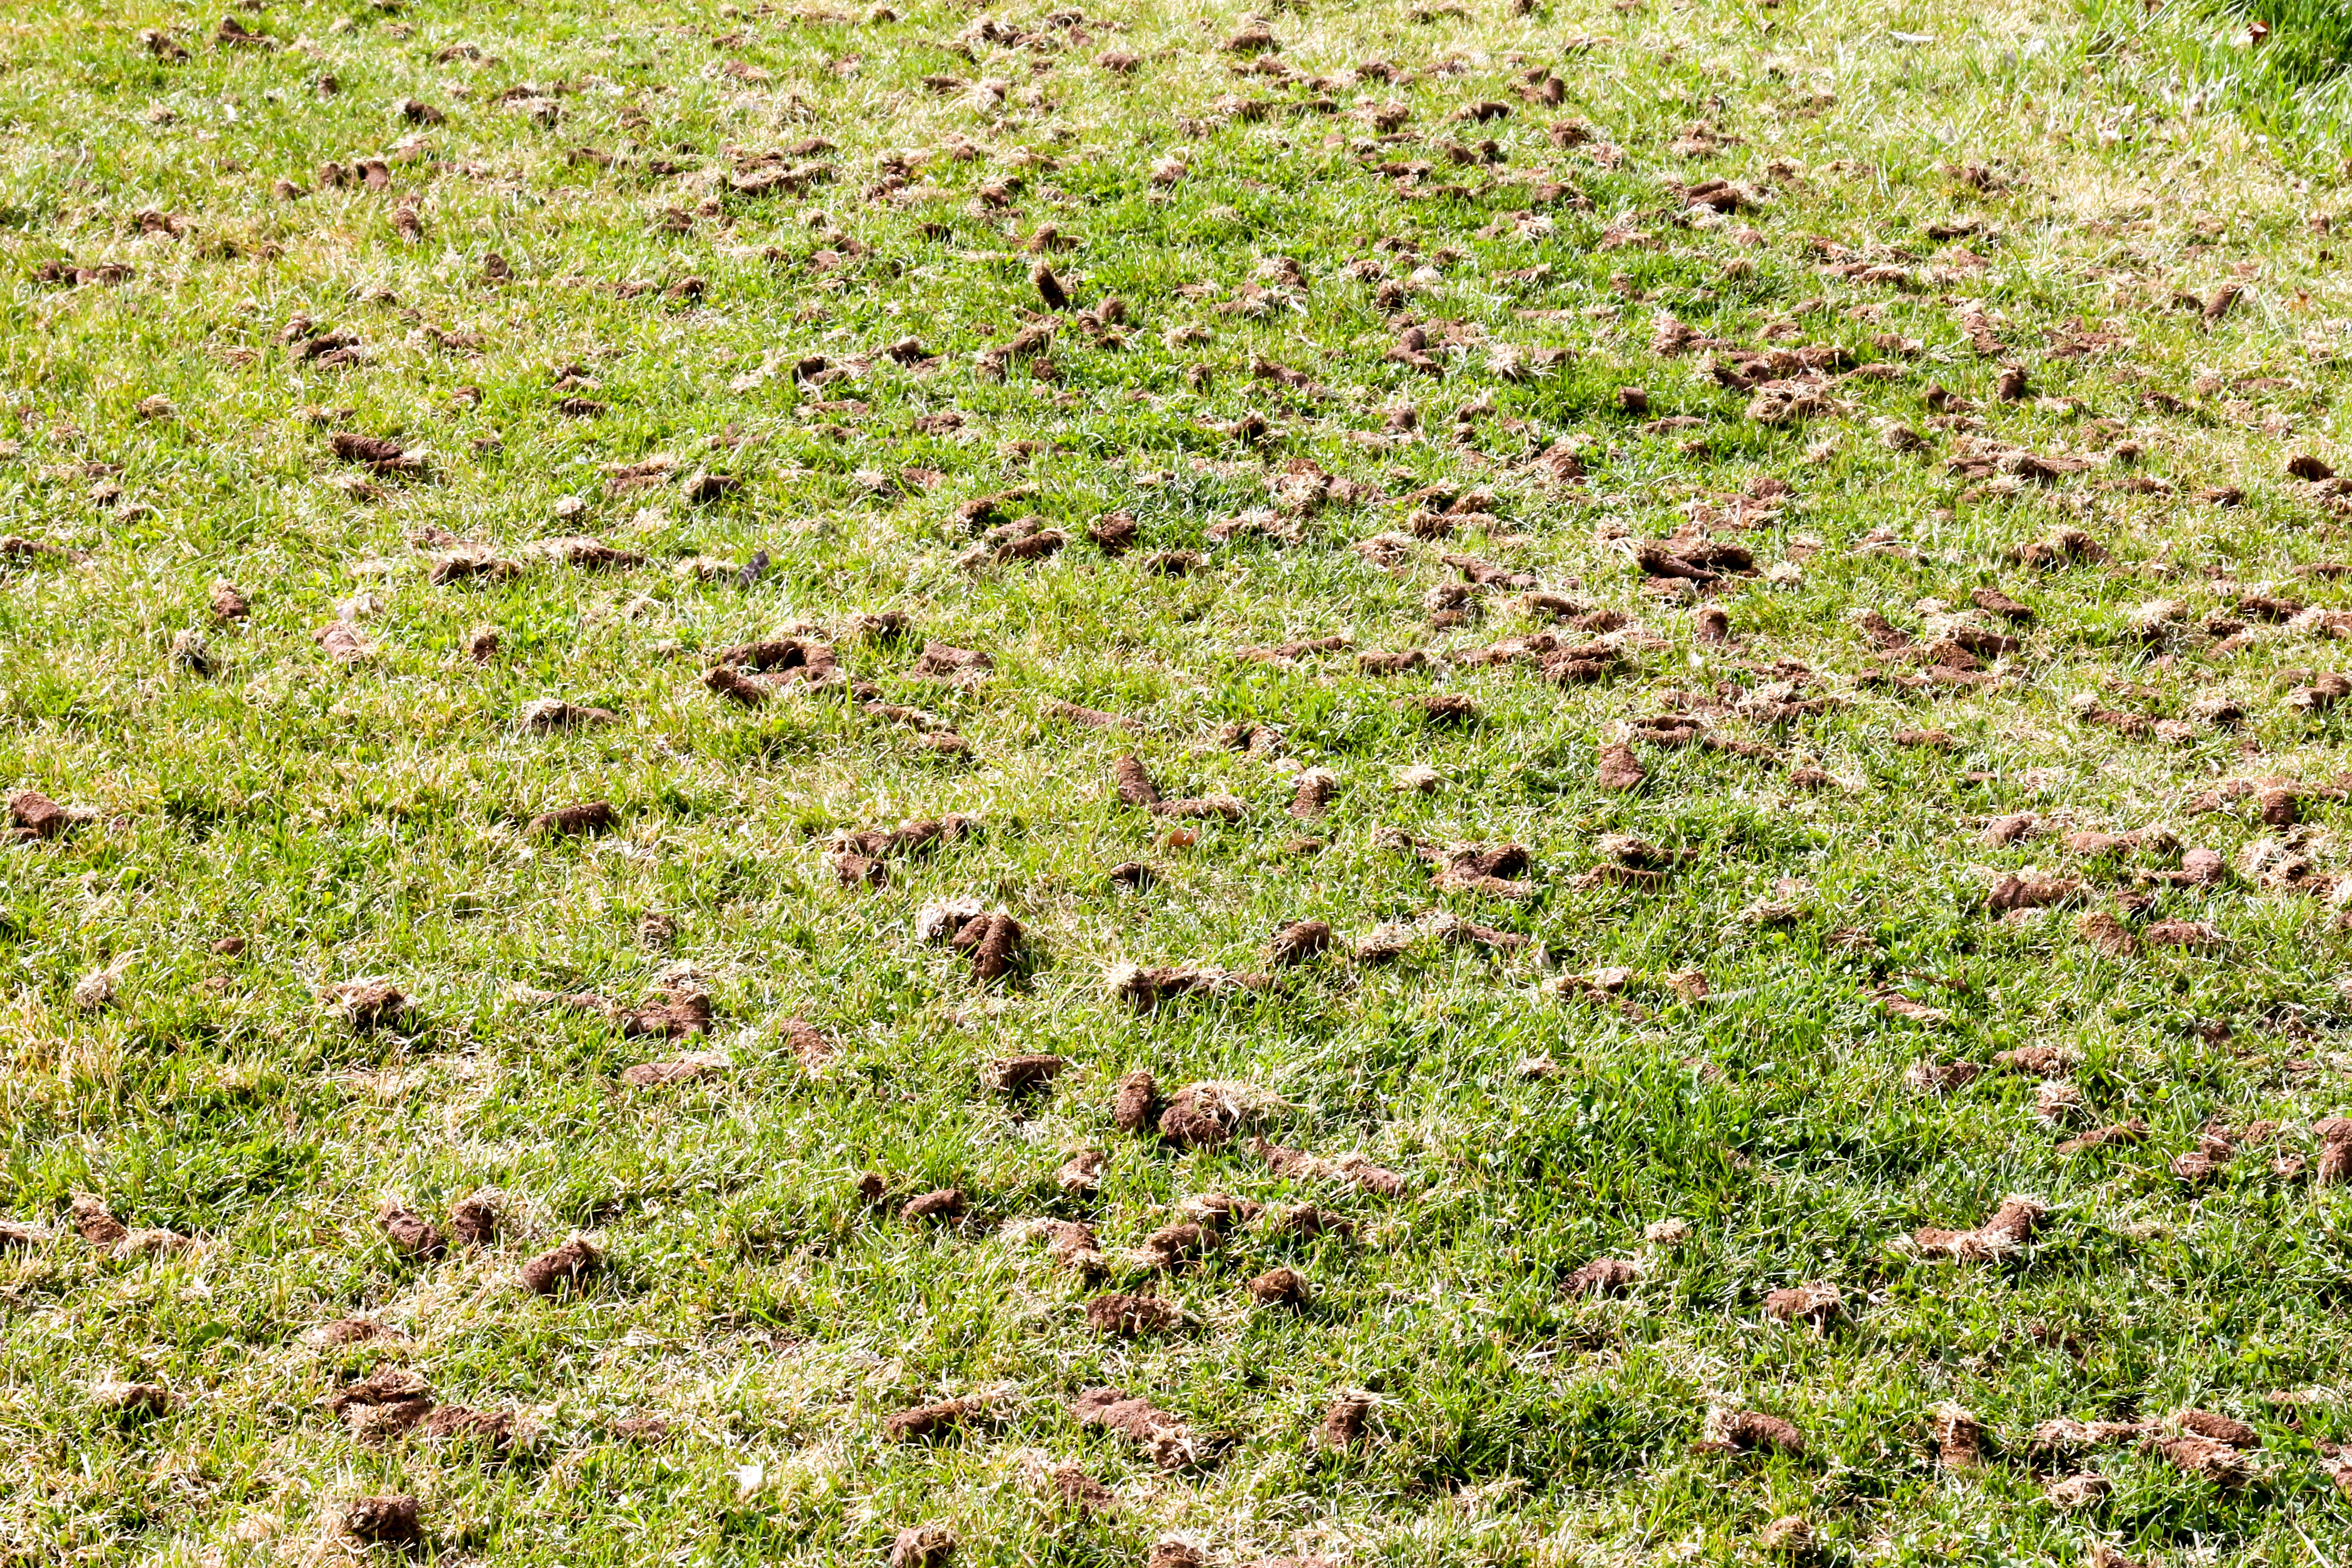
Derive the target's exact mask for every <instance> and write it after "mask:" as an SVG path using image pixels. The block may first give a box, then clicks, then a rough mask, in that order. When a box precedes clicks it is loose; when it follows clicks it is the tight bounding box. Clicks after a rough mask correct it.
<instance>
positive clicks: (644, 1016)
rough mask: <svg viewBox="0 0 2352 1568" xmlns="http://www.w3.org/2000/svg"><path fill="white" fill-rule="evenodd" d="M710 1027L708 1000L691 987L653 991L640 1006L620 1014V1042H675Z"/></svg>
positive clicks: (706, 995) (703, 1032)
mask: <svg viewBox="0 0 2352 1568" xmlns="http://www.w3.org/2000/svg"><path fill="white" fill-rule="evenodd" d="M709 1028H710V997H709V994H708V993H706V992H704V991H701V990H699V989H697V988H695V987H692V986H683V985H681V986H673V987H671V988H670V989H668V990H667V991H660V992H656V994H655V995H654V997H653V998H652V999H651V1000H649V1001H647V1002H646V1003H644V1004H643V1005H639V1006H637V1007H635V1008H633V1009H631V1010H630V1011H628V1012H626V1013H624V1014H622V1015H621V1037H622V1038H624V1039H630V1040H640V1039H656V1040H677V1039H683V1038H685V1037H687V1036H688V1035H700V1034H705V1033H708V1032H709Z"/></svg>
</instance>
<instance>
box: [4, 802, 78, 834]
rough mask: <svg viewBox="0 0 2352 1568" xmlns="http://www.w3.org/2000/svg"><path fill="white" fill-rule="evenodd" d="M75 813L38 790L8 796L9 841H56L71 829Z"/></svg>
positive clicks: (75, 818)
mask: <svg viewBox="0 0 2352 1568" xmlns="http://www.w3.org/2000/svg"><path fill="white" fill-rule="evenodd" d="M76 820H77V817H76V815H75V813H73V812H71V811H68V810H67V809H66V808H65V807H64V806H61V805H58V803H57V802H56V801H54V800H51V799H50V798H49V797H48V796H47V795H43V794H42V793H41V792H40V791H39V790H37V789H18V790H10V791H9V792H8V821H9V824H10V827H11V831H10V833H9V835H8V836H9V837H10V838H12V839H14V840H16V842H18V843H20V844H22V843H29V842H31V841H33V840H35V839H40V838H55V837H58V835H59V834H62V833H63V832H65V830H66V829H67V828H68V827H70V826H73V824H74V823H75V821H76Z"/></svg>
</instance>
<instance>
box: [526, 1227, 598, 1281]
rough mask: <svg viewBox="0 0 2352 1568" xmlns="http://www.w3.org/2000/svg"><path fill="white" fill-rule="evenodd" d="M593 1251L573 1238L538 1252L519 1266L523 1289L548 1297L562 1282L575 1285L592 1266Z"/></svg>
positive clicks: (584, 1276)
mask: <svg viewBox="0 0 2352 1568" xmlns="http://www.w3.org/2000/svg"><path fill="white" fill-rule="evenodd" d="M597 1256H598V1255H597V1252H596V1249H595V1248H594V1247H591V1246H590V1245H589V1244H588V1243H587V1242H585V1241H583V1240H582V1239H581V1238H580V1237H576V1236H575V1237H572V1238H571V1239H570V1240H569V1241H566V1242H565V1243H563V1245H562V1246H561V1247H556V1248H555V1249H554V1250H553V1251H551V1252H542V1253H541V1254H540V1255H539V1256H538V1257H537V1258H532V1259H530V1261H529V1262H528V1263H525V1264H524V1265H523V1266H522V1270H521V1279H522V1283H523V1288H524V1289H528V1290H530V1291H531V1292H533V1293H534V1294H537V1295H541V1296H552V1295H554V1294H555V1293H556V1292H557V1291H559V1290H561V1289H563V1287H565V1286H566V1285H577V1284H579V1283H580V1282H581V1281H582V1280H583V1279H586V1278H587V1276H588V1273H589V1271H590V1270H591V1269H593V1268H595V1266H596V1262H597Z"/></svg>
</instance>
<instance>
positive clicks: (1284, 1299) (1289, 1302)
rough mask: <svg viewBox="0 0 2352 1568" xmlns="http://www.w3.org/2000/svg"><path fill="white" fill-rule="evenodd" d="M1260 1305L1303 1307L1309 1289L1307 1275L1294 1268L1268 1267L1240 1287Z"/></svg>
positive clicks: (1305, 1303)
mask: <svg viewBox="0 0 2352 1568" xmlns="http://www.w3.org/2000/svg"><path fill="white" fill-rule="evenodd" d="M1242 1289H1244V1290H1246V1291H1247V1292H1248V1293H1249V1299H1250V1300H1253V1301H1255V1302H1256V1303H1257V1304H1258V1305H1259V1306H1261V1307H1304V1306H1305V1305H1307V1300H1308V1297H1309V1291H1308V1287H1307V1276H1305V1275H1304V1274H1301V1273H1300V1272H1298V1270H1297V1269H1296V1268H1269V1269H1267V1270H1266V1271H1265V1273H1263V1274H1260V1275H1258V1276H1257V1277H1256V1278H1255V1279H1252V1280H1250V1281H1249V1283H1248V1284H1246V1285H1244V1286H1243V1287H1242Z"/></svg>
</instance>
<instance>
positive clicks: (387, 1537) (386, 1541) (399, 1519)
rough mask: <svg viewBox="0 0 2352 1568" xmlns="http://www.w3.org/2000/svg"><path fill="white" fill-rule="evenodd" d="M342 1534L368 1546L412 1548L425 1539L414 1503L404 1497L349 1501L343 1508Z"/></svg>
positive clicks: (422, 1526) (411, 1498)
mask: <svg viewBox="0 0 2352 1568" xmlns="http://www.w3.org/2000/svg"><path fill="white" fill-rule="evenodd" d="M342 1522H343V1533H344V1534H346V1535H348V1536H350V1537H351V1538H352V1540H354V1541H364V1542H367V1543H368V1544H370V1545H371V1546H414V1545H415V1544H416V1543H417V1542H420V1541H422V1540H424V1539H425V1529H424V1525H423V1522H422V1521H421V1520H420V1519H419V1517H418V1512H417V1504H416V1500H415V1498H413V1497H409V1496H406V1495H397V1496H392V1497H363V1498H353V1499H352V1500H351V1501H350V1502H348V1503H346V1504H344V1505H343V1521H342Z"/></svg>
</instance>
